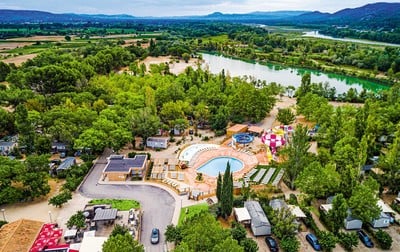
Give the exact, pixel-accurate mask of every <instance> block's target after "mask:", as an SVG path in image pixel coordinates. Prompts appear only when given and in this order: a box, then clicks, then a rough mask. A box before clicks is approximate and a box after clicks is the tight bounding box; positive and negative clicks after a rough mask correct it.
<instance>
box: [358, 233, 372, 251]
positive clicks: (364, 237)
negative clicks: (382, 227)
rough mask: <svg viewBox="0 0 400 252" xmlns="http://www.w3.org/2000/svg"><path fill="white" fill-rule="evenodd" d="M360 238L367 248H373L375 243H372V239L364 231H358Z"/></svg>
mask: <svg viewBox="0 0 400 252" xmlns="http://www.w3.org/2000/svg"><path fill="white" fill-rule="evenodd" d="M357 234H358V237H359V238H360V240H361V242H362V243H364V245H365V247H368V248H373V247H374V243H373V242H372V241H371V238H369V236H368V235H367V234H366V233H365V232H364V231H362V230H358V231H357Z"/></svg>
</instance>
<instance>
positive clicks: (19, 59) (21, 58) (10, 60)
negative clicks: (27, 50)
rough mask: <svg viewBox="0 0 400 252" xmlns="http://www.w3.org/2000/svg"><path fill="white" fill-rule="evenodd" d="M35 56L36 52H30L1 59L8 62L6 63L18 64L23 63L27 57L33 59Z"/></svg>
mask: <svg viewBox="0 0 400 252" xmlns="http://www.w3.org/2000/svg"><path fill="white" fill-rule="evenodd" d="M36 56H37V53H32V54H26V55H20V56H17V57H13V58H8V59H4V60H2V61H3V62H4V63H8V64H10V63H14V64H15V65H16V66H20V65H21V64H22V63H24V62H25V61H27V60H28V59H33V58H35V57H36Z"/></svg>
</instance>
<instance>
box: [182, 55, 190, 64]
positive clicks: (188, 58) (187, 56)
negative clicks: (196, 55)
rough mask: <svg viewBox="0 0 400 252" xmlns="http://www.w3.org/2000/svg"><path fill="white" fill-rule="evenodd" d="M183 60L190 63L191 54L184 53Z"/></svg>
mask: <svg viewBox="0 0 400 252" xmlns="http://www.w3.org/2000/svg"><path fill="white" fill-rule="evenodd" d="M182 59H183V60H184V61H185V62H186V63H188V62H189V60H190V54H189V53H183V54H182Z"/></svg>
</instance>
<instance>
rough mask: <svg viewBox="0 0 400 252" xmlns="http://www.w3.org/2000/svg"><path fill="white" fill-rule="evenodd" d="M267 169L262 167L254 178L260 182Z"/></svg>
mask: <svg viewBox="0 0 400 252" xmlns="http://www.w3.org/2000/svg"><path fill="white" fill-rule="evenodd" d="M266 171H267V170H266V169H260V170H259V171H258V173H257V175H256V177H255V178H254V179H253V181H255V182H260V180H261V178H262V177H263V176H264V174H265V172H266Z"/></svg>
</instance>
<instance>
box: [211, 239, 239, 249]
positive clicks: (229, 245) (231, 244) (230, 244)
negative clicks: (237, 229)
mask: <svg viewBox="0 0 400 252" xmlns="http://www.w3.org/2000/svg"><path fill="white" fill-rule="evenodd" d="M211 251H212V252H244V249H243V248H242V247H241V246H240V245H239V244H238V242H237V241H236V240H233V239H232V238H230V237H228V238H226V239H225V240H224V241H223V242H222V243H219V244H217V245H215V246H214V248H213V249H212V250H211Z"/></svg>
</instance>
